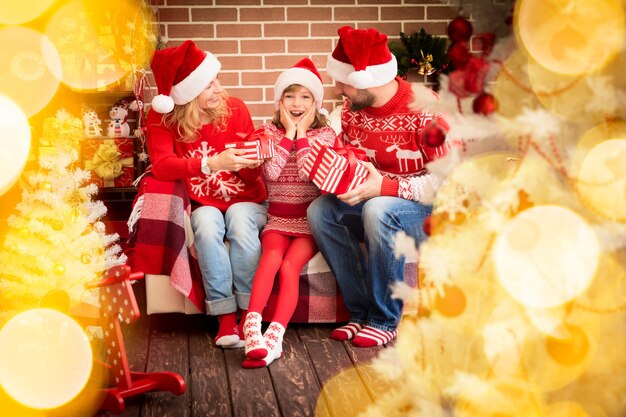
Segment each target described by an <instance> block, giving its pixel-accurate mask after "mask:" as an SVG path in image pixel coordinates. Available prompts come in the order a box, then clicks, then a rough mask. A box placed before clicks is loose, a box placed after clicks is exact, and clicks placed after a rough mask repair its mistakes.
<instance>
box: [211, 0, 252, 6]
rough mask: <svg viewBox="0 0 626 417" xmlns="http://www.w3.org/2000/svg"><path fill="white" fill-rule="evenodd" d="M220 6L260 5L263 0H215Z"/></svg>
mask: <svg viewBox="0 0 626 417" xmlns="http://www.w3.org/2000/svg"><path fill="white" fill-rule="evenodd" d="M215 4H217V5H218V6H258V5H260V4H261V0H215Z"/></svg>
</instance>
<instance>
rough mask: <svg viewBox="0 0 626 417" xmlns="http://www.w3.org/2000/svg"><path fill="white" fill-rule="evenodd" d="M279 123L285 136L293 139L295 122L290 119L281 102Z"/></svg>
mask: <svg viewBox="0 0 626 417" xmlns="http://www.w3.org/2000/svg"><path fill="white" fill-rule="evenodd" d="M280 123H281V124H282V125H283V127H284V128H285V136H286V137H288V138H289V139H291V140H293V139H295V138H296V124H295V123H294V122H293V120H292V119H291V116H290V115H289V113H288V112H287V110H285V107H284V106H283V103H282V102H281V103H280Z"/></svg>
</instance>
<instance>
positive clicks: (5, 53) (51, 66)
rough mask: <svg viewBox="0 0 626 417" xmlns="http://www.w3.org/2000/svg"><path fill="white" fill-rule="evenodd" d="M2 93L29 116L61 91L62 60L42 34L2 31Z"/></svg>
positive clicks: (13, 29)
mask: <svg viewBox="0 0 626 417" xmlns="http://www.w3.org/2000/svg"><path fill="white" fill-rule="evenodd" d="M0 44H1V45H2V54H1V55H0V91H1V92H2V93H3V94H6V95H7V96H9V97H11V98H12V99H13V100H14V101H15V102H16V103H17V104H19V106H20V107H21V108H22V110H23V111H24V113H26V115H27V116H29V117H30V116H33V115H35V114H37V113H38V112H39V111H40V110H41V109H43V108H44V107H45V106H46V105H47V104H48V102H49V101H50V100H51V99H52V97H54V95H55V93H56V92H57V89H58V88H59V83H60V81H59V80H60V78H61V76H62V74H61V72H62V69H61V60H60V58H59V55H58V53H57V50H56V48H55V47H54V45H53V44H52V43H51V42H50V40H49V39H48V38H46V37H45V36H43V35H42V34H41V33H39V32H37V31H35V30H33V29H29V28H25V27H19V26H14V27H5V28H3V29H0Z"/></svg>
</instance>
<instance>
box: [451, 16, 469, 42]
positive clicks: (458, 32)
mask: <svg viewBox="0 0 626 417" xmlns="http://www.w3.org/2000/svg"><path fill="white" fill-rule="evenodd" d="M473 32H474V29H473V28H472V24H471V23H470V22H469V21H468V20H467V19H465V18H464V17H460V16H459V17H457V18H456V19H454V20H452V21H451V22H450V23H449V24H448V37H449V38H450V40H451V41H452V42H463V41H465V42H467V41H469V39H470V38H471V37H472V33H473Z"/></svg>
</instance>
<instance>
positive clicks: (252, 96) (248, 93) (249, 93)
mask: <svg viewBox="0 0 626 417" xmlns="http://www.w3.org/2000/svg"><path fill="white" fill-rule="evenodd" d="M228 94H229V95H231V96H234V97H239V98H240V99H242V100H243V101H262V100H263V89H262V88H246V87H230V88H229V89H228Z"/></svg>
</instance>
